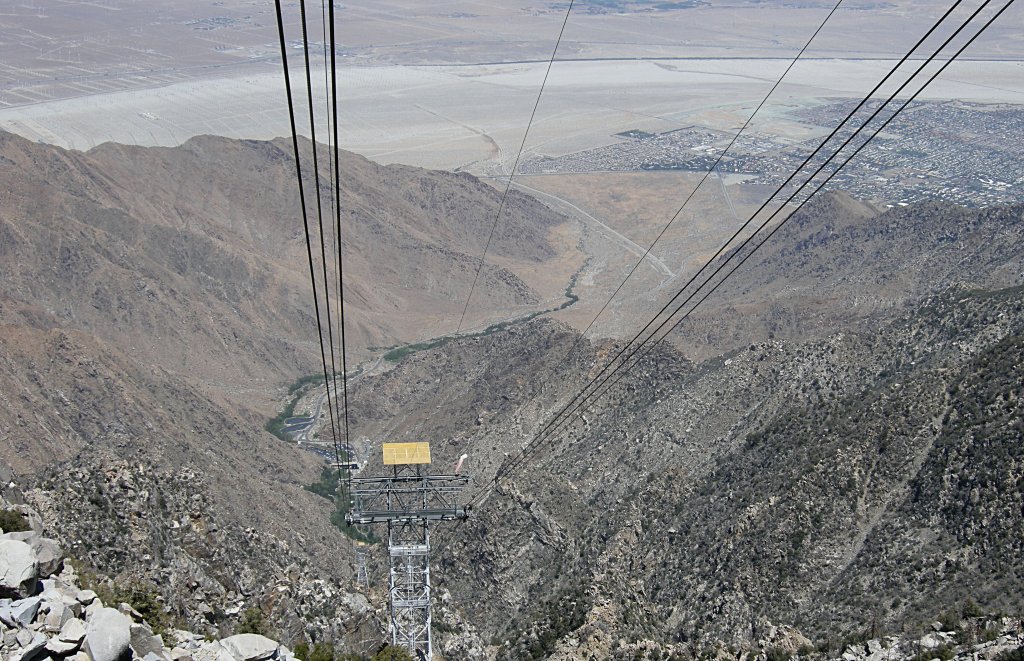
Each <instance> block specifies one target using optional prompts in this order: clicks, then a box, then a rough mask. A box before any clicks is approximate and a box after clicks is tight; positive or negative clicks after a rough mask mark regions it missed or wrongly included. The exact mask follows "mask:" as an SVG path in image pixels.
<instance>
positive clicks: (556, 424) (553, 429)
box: [521, 0, 1014, 454]
mask: <svg viewBox="0 0 1024 661" xmlns="http://www.w3.org/2000/svg"><path fill="white" fill-rule="evenodd" d="M1013 1H1014V0H1010V3H1008V4H1007V5H1006V6H1005V7H1004V8H1003V10H1005V9H1006V8H1007V7H1008V6H1009V4H1012V2H1013ZM990 2H991V0H986V2H984V3H983V4H982V5H981V6H980V7H979V8H978V9H977V10H976V11H975V12H974V13H973V14H972V15H971V17H970V18H969V19H968V20H967V22H965V23H964V24H962V25H961V26H960V27H959V28H958V29H957V30H956V31H955V32H954V33H953V34H952V35H951V36H950V37H949V38H948V39H947V40H946V41H945V42H944V43H943V44H942V46H940V47H939V49H937V50H936V52H935V53H933V55H932V56H931V57H929V58H928V59H927V60H926V61H925V62H924V63H923V64H922V65H921V66H920V67H919V68H918V70H917V71H915V72H914V74H912V76H911V77H910V78H908V79H907V81H905V82H904V83H903V85H901V86H900V88H899V89H897V90H896V92H894V93H893V94H892V95H891V96H890V97H889V98H888V99H887V100H886V102H885V103H884V104H882V105H881V106H880V107H879V108H878V109H876V111H875V112H874V113H873V114H872V115H871V117H869V118H868V120H866V121H865V122H864V124H863V125H862V126H861V127H860V128H858V129H857V131H855V132H854V134H853V135H851V136H850V137H849V138H847V140H846V141H845V142H844V143H843V145H842V146H840V148H839V149H838V150H837V151H836V152H835V153H834V154H833V155H832V156H830V157H829V158H828V159H827V160H826V162H825V163H823V164H822V166H820V167H819V168H818V170H817V171H816V172H815V173H814V174H812V175H811V177H809V178H808V179H807V180H806V181H805V182H804V183H803V184H802V185H801V186H800V187H799V188H798V189H797V190H796V191H794V193H793V194H792V195H790V197H789V198H788V199H787V200H786V201H785V202H784V203H783V206H781V207H779V209H777V210H776V211H775V213H773V214H772V215H771V216H769V218H768V219H766V220H765V221H764V222H763V223H762V224H761V226H760V227H759V228H758V229H757V230H755V232H754V233H753V234H752V235H751V236H750V237H748V238H747V239H746V240H745V241H744V242H743V243H742V244H741V245H740V246H739V247H738V248H737V249H736V250H734V251H733V252H732V253H731V254H730V255H729V256H728V257H727V259H726V260H725V261H724V262H723V263H722V264H720V265H719V267H718V268H717V269H716V270H715V271H714V273H712V274H711V275H710V276H708V278H707V280H705V281H704V282H703V283H702V284H701V285H700V286H699V287H698V288H697V290H695V291H694V292H693V293H691V294H690V296H688V297H687V298H686V300H684V301H683V303H681V304H680V305H679V306H678V307H677V308H676V309H675V310H674V311H673V312H672V313H671V314H670V315H669V317H668V318H666V319H665V320H664V321H663V322H661V324H659V326H658V327H657V328H656V329H655V330H654V331H653V332H652V334H651V335H649V336H648V337H647V338H646V339H645V340H643V342H641V343H640V345H639V346H637V347H636V348H635V349H633V350H632V351H631V352H630V354H629V355H628V356H626V358H625V359H624V360H623V362H621V363H619V364H618V365H617V366H616V367H615V368H614V369H613V370H612V372H611V373H609V374H608V375H607V376H604V378H603V379H601V377H602V374H603V373H604V372H605V371H606V370H607V368H608V367H609V366H610V365H611V362H612V361H610V362H609V363H608V364H607V365H606V366H605V369H603V370H602V371H601V373H599V374H598V375H597V376H595V377H594V379H592V380H591V382H590V384H588V386H587V388H585V390H586V389H589V388H590V387H591V386H593V384H594V383H595V382H596V381H597V380H598V379H601V382H600V383H598V384H597V385H596V386H595V387H594V390H593V391H591V393H589V394H587V395H586V396H585V397H583V399H582V400H580V401H579V403H578V404H577V405H576V406H575V408H574V410H572V411H569V412H568V413H566V414H565V415H564V416H562V417H561V418H560V419H558V420H557V421H552V422H549V424H548V425H546V426H545V428H544V429H542V430H541V432H540V433H538V435H537V436H536V437H535V438H534V441H532V442H531V444H530V445H534V444H537V445H539V444H540V443H541V442H543V440H545V438H544V437H545V435H546V436H547V437H548V438H550V436H552V435H553V434H555V433H557V432H558V431H560V429H559V428H560V427H564V424H565V422H566V421H568V420H569V419H570V416H571V415H572V414H573V413H575V412H576V411H579V410H581V409H582V408H584V406H585V405H586V404H587V401H588V400H593V399H595V398H596V397H599V396H600V395H603V394H604V392H607V389H606V390H605V391H604V392H602V393H600V394H597V393H598V390H599V389H600V388H601V387H602V386H603V385H604V384H605V383H607V382H608V380H609V379H611V378H612V377H613V376H614V374H615V373H616V372H618V371H619V370H621V369H622V368H623V365H626V363H627V362H628V361H629V360H630V359H631V358H632V357H633V356H634V355H636V354H637V353H638V352H639V351H640V350H641V349H643V347H644V346H645V345H647V343H648V342H650V340H651V339H652V338H653V337H654V336H655V334H657V333H658V332H659V331H660V330H661V329H662V328H664V326H665V325H666V324H668V323H669V322H670V321H671V320H672V318H673V317H674V316H675V315H676V314H678V313H679V311H680V310H682V308H683V307H684V306H685V305H686V304H687V303H688V302H689V301H690V300H692V299H693V298H694V296H696V295H697V294H698V293H699V292H700V290H701V289H702V288H703V287H705V286H707V285H708V283H709V282H710V281H711V279H712V278H714V277H715V276H716V275H717V274H718V273H719V272H720V271H721V270H722V269H724V268H725V266H726V265H727V264H728V263H729V262H730V261H731V260H732V259H733V258H734V257H735V256H736V255H738V254H740V252H741V251H742V250H743V248H745V247H746V246H747V244H748V243H749V242H750V241H751V240H752V239H753V238H754V237H755V236H757V235H758V234H759V233H760V232H761V231H763V230H764V228H765V227H767V225H768V224H769V223H770V222H771V221H772V220H773V219H774V218H775V216H776V215H777V214H778V213H779V211H781V210H782V209H784V208H785V205H786V204H789V203H790V202H791V201H792V200H793V198H794V197H795V196H796V195H797V194H799V193H800V192H801V191H802V189H803V187H804V186H806V185H807V184H809V183H810V182H811V181H813V179H814V177H816V176H817V175H818V174H819V173H820V172H821V170H822V169H823V168H824V167H825V165H827V164H828V163H829V162H830V161H831V160H832V159H833V158H834V157H835V156H837V155H838V154H839V153H840V152H841V151H842V150H843V149H844V148H845V147H846V146H847V145H848V144H850V142H851V141H852V139H853V138H854V137H856V136H857V134H858V133H859V132H860V131H861V130H862V129H863V128H864V127H865V126H867V124H869V123H870V122H871V121H872V120H873V119H874V118H875V117H876V116H877V115H878V114H879V112H880V111H881V110H882V109H883V108H885V107H886V106H887V105H888V104H889V103H890V102H891V101H892V100H893V99H894V98H895V96H896V95H898V94H899V93H900V92H901V91H902V90H903V89H904V88H905V87H906V86H907V84H909V83H910V82H911V81H912V80H913V79H914V78H915V77H916V76H917V75H918V74H919V73H920V72H921V71H922V70H923V68H924V67H925V66H927V65H928V64H929V63H930V62H931V61H932V60H933V59H934V58H935V57H936V56H937V55H938V54H939V52H941V50H942V49H944V48H945V47H946V45H948V44H949V43H950V41H952V40H953V39H954V38H955V37H956V36H957V35H958V34H959V33H960V32H961V31H962V30H963V29H964V28H965V27H966V26H967V25H968V24H969V23H970V22H971V21H973V19H974V18H975V17H976V16H977V15H978V14H979V13H980V12H981V11H982V10H983V9H984V8H985V7H986V6H987V5H988V4H989V3H990ZM1003 10H1000V12H999V13H997V14H996V15H995V16H994V17H993V18H992V19H991V20H995V18H996V17H997V16H998V15H999V14H1001V13H1002V11H1003ZM990 22H991V21H990ZM986 28H987V25H986V26H985V27H983V28H982V30H981V31H984V29H986ZM981 31H979V33H978V34H976V35H975V37H973V38H972V39H971V41H973V39H974V38H977V36H979V35H980V34H981ZM969 43H971V42H968V44H967V45H969ZM963 48H966V45H965V46H964V47H963ZM962 50H963V49H961V51H959V52H958V53H957V54H956V55H954V56H953V57H954V58H955V57H957V56H958V55H959V53H960V52H962ZM951 61H952V60H949V61H947V63H946V64H945V65H944V66H943V67H942V69H940V70H939V72H937V73H936V74H935V75H936V76H937V75H938V73H941V71H942V70H944V69H945V67H946V66H948V64H949V62H951ZM933 79H934V76H933V77H932V79H930V80H928V81H927V82H926V83H925V84H924V85H923V86H922V87H921V88H920V89H919V90H918V91H917V92H915V93H914V95H913V96H912V97H911V99H910V100H908V101H907V102H906V103H904V105H903V106H901V107H900V108H899V109H898V110H897V111H896V112H895V113H894V114H893V115H892V116H890V117H889V118H888V119H887V120H886V121H885V123H884V124H883V125H882V127H880V128H878V129H876V130H875V132H874V133H873V134H872V135H871V136H869V137H868V138H867V140H866V141H865V142H864V143H862V144H861V145H860V146H859V147H858V148H857V149H856V151H855V152H854V153H853V154H851V156H850V157H848V158H847V159H846V160H845V161H844V162H843V163H841V164H840V165H839V167H838V168H837V169H836V170H835V171H834V172H832V173H831V174H830V175H828V178H827V179H826V181H825V182H823V183H822V184H820V185H819V186H818V188H817V189H815V191H814V192H812V193H811V196H813V195H814V194H816V193H817V191H818V190H820V189H821V187H822V186H824V185H825V184H826V183H827V182H828V181H829V180H831V178H832V177H833V176H834V175H835V174H836V173H837V172H838V171H839V170H841V169H842V168H843V167H844V166H845V165H846V164H847V163H848V162H849V161H850V160H851V159H852V158H853V156H855V155H856V154H857V153H859V152H860V150H861V149H862V148H863V147H864V146H865V145H866V144H867V142H870V140H871V139H873V138H874V137H875V136H876V135H877V134H878V133H879V132H880V131H881V130H882V129H883V128H884V126H887V125H888V123H889V122H891V121H892V119H894V118H895V117H896V116H897V115H898V114H899V113H900V112H902V111H903V109H904V108H905V107H906V106H907V105H908V104H909V103H910V101H912V100H913V99H914V98H916V97H917V95H918V94H919V93H920V92H921V91H922V90H923V89H924V87H926V86H927V85H928V84H930V83H931V80H933ZM811 196H809V197H808V198H807V199H805V200H804V201H803V202H801V203H800V204H799V205H798V206H797V208H796V209H795V210H794V212H795V211H797V210H799V209H800V207H802V206H803V204H806V202H807V201H808V200H809V199H810V197H811ZM773 197H774V196H773ZM769 199H771V198H769ZM762 208H763V207H762ZM759 211H760V210H759ZM755 215H756V213H755ZM788 219H789V217H787V218H785V219H784V220H782V221H781V222H780V224H779V225H778V226H777V227H776V228H775V229H774V230H773V231H772V234H774V232H775V231H777V230H778V229H779V227H781V226H782V225H784V224H785V223H786V221H788ZM760 245H763V242H762V244H759V245H758V246H757V247H756V248H755V249H754V250H755V251H756V249H757V248H760ZM751 254H752V253H751ZM747 257H749V254H748V255H747ZM744 261H745V259H744ZM734 271H735V268H733V270H732V271H730V272H729V273H728V274H727V275H726V276H725V278H727V277H728V276H729V275H731V274H732V273H733V272H734ZM725 278H723V280H724V279H725ZM720 284H721V282H719V285H720ZM717 287H718V285H715V287H714V289H717ZM684 290H685V287H684ZM684 290H680V292H679V293H678V294H677V295H676V296H675V297H673V299H672V301H670V304H671V302H673V301H674V300H675V299H676V298H678V296H679V295H681V294H682V293H683V291H684ZM706 298H707V295H705V296H704V298H702V299H701V301H699V302H702V301H703V300H704V299H706ZM699 302H698V304H699ZM695 307H696V305H695V306H694V308H695ZM663 310H664V309H663ZM692 311H693V308H691V310H690V311H689V312H687V313H686V316H689V313H690V312H692ZM660 314H661V313H660V312H659V315H658V316H660ZM655 319H657V316H656V317H655ZM653 321H654V320H652V322H653ZM679 321H680V322H681V321H682V320H681V319H680V320H679ZM678 323H679V322H677V323H676V324H675V325H674V326H673V327H672V328H674V327H675V326H677V325H678ZM649 325H650V324H649ZM670 331H671V328H670V330H669V332H670ZM667 334H668V333H667V332H666V333H665V335H667ZM661 339H664V336H662V338H659V340H657V341H655V344H656V343H657V342H660V340H661ZM651 346H652V347H653V345H651ZM626 348H628V346H627V347H626ZM648 352H649V350H648ZM622 353H623V352H621V351H620V353H619V354H618V355H617V356H616V358H618V356H620V355H622ZM646 353H647V352H645V353H644V354H642V355H641V356H640V357H639V358H637V362H638V361H639V360H640V359H642V358H643V356H644V355H646ZM614 360H615V359H613V361H614ZM636 364H637V363H636V362H634V363H633V366H635V365H636ZM628 369H629V368H626V370H627V371H628ZM622 374H623V375H624V374H625V372H623V373H622ZM620 378H621V376H620ZM618 380H619V379H616V381H615V382H613V384H612V385H614V384H615V383H617V382H618ZM610 387H611V386H609V388H610ZM574 399H575V398H574ZM530 445H528V446H527V448H529V447H530ZM521 454H522V453H521Z"/></svg>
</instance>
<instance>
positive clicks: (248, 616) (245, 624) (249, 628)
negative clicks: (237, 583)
mask: <svg viewBox="0 0 1024 661" xmlns="http://www.w3.org/2000/svg"><path fill="white" fill-rule="evenodd" d="M238 633H258V634H259V635H261V636H267V637H270V636H271V635H272V632H271V629H270V625H269V624H268V623H267V619H266V617H264V615H263V611H262V610H261V609H260V608H258V607H256V606H253V607H252V608H247V609H246V610H245V612H244V613H242V621H241V622H239V624H238Z"/></svg>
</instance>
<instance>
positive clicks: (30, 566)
mask: <svg viewBox="0 0 1024 661" xmlns="http://www.w3.org/2000/svg"><path fill="white" fill-rule="evenodd" d="M38 582H39V563H38V562H37V561H36V554H35V552H33V551H32V547H31V546H29V545H28V544H26V543H25V542H22V541H18V540H16V539H0V596H3V597H14V598H19V597H28V596H31V595H32V594H34V593H35V590H36V584H37V583H38Z"/></svg>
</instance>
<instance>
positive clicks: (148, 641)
mask: <svg viewBox="0 0 1024 661" xmlns="http://www.w3.org/2000/svg"><path fill="white" fill-rule="evenodd" d="M130 644H131V648H132V651H133V652H135V656H136V657H138V658H144V657H146V656H147V655H149V653H150V652H153V653H155V654H157V655H158V656H159V655H161V654H162V653H163V651H164V640H163V638H161V637H160V636H156V635H154V634H153V630H152V629H150V628H149V627H147V626H146V625H144V624H133V625H132V628H131V643H130Z"/></svg>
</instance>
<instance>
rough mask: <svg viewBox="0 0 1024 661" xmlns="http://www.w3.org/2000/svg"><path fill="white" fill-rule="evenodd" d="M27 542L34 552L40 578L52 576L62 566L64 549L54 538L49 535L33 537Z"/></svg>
mask: <svg viewBox="0 0 1024 661" xmlns="http://www.w3.org/2000/svg"><path fill="white" fill-rule="evenodd" d="M29 544H30V545H31V546H32V550H33V551H35V552H36V561H37V562H38V563H39V576H40V578H46V577H49V576H53V575H54V574H57V573H59V572H60V570H61V569H62V568H63V567H64V550H63V549H61V547H60V544H58V543H57V542H55V541H54V540H52V539H50V538H49V537H33V538H32V539H31V540H30V541H29Z"/></svg>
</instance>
